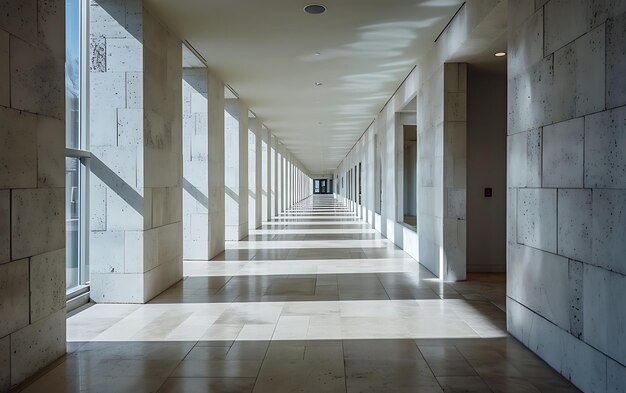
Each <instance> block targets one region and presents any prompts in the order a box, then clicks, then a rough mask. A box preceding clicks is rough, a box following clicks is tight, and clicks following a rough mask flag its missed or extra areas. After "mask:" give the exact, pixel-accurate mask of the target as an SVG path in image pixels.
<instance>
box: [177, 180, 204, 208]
mask: <svg viewBox="0 0 626 393" xmlns="http://www.w3.org/2000/svg"><path fill="white" fill-rule="evenodd" d="M183 190H185V191H187V193H188V194H189V195H191V196H192V197H193V199H195V200H196V201H198V203H200V204H201V205H202V206H203V207H205V208H206V209H208V208H209V198H208V197H207V196H206V195H204V194H203V193H202V191H200V190H199V189H198V188H197V187H195V186H194V185H193V184H191V183H190V182H189V180H187V179H186V178H184V177H183Z"/></svg>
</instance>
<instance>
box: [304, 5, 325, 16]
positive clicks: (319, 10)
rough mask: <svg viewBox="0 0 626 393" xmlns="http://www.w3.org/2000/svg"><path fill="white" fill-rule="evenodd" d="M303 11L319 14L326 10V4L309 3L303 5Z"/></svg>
mask: <svg viewBox="0 0 626 393" xmlns="http://www.w3.org/2000/svg"><path fill="white" fill-rule="evenodd" d="M304 12H306V13H307V14H313V15H319V14H323V13H324V12H326V6H325V5H322V4H309V5H307V6H306V7H304Z"/></svg>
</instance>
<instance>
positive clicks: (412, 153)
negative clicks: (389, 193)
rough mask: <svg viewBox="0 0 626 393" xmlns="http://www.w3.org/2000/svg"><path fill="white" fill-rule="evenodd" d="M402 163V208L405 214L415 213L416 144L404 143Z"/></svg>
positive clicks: (413, 214) (412, 214)
mask: <svg viewBox="0 0 626 393" xmlns="http://www.w3.org/2000/svg"><path fill="white" fill-rule="evenodd" d="M403 154H404V156H403V160H404V165H403V171H404V173H403V186H402V188H403V192H404V196H403V208H404V209H403V210H404V214H405V215H410V216H415V215H417V198H416V194H417V144H416V143H415V142H412V143H408V144H407V143H405V145H404V153H403Z"/></svg>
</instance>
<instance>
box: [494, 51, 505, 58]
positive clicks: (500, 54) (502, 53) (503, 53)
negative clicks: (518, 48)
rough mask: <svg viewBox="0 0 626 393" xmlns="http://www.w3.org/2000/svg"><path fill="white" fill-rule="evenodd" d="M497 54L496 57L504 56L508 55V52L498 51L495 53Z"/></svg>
mask: <svg viewBox="0 0 626 393" xmlns="http://www.w3.org/2000/svg"><path fill="white" fill-rule="evenodd" d="M495 56H496V57H503V56H506V52H496V53H495Z"/></svg>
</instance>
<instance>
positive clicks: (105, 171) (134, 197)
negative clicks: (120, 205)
mask: <svg viewBox="0 0 626 393" xmlns="http://www.w3.org/2000/svg"><path fill="white" fill-rule="evenodd" d="M90 165H91V173H93V174H94V175H96V176H97V177H98V179H100V180H102V182H103V183H104V184H106V185H107V187H109V189H110V190H111V191H113V192H115V193H116V194H117V195H119V197H120V198H122V199H123V200H124V202H126V203H127V204H128V205H129V206H130V207H132V208H133V209H134V210H135V211H136V212H137V213H139V214H141V215H142V216H143V212H144V211H143V210H144V205H143V196H141V194H139V193H138V192H137V191H135V189H134V188H133V187H131V186H130V185H129V184H128V183H126V182H125V181H124V180H123V179H122V178H121V177H119V176H118V175H117V173H115V172H113V170H112V169H111V168H109V167H108V166H106V164H105V163H103V162H102V161H101V160H100V159H99V158H98V157H97V156H95V155H93V154H92V156H91V164H90Z"/></svg>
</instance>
